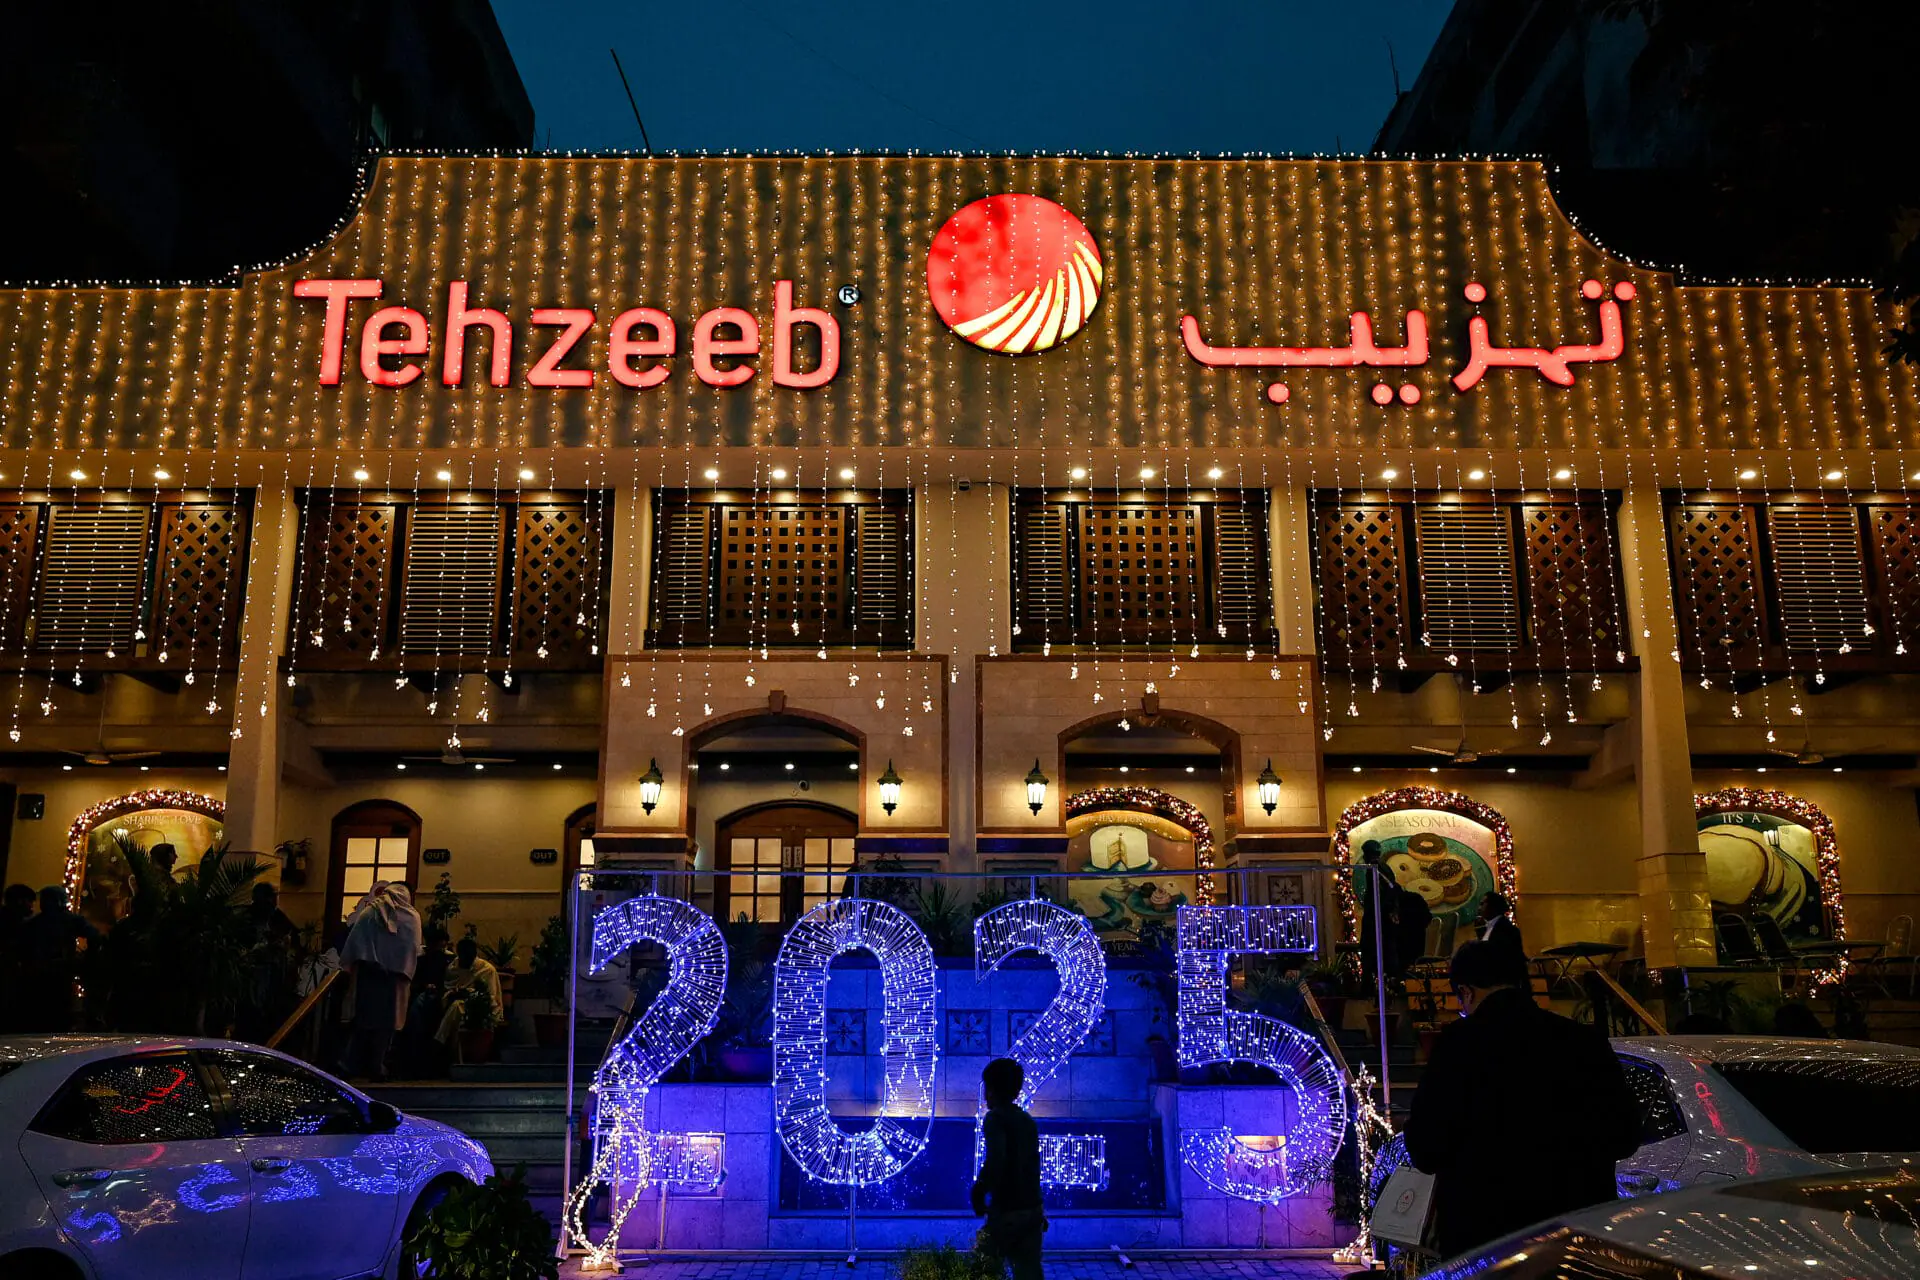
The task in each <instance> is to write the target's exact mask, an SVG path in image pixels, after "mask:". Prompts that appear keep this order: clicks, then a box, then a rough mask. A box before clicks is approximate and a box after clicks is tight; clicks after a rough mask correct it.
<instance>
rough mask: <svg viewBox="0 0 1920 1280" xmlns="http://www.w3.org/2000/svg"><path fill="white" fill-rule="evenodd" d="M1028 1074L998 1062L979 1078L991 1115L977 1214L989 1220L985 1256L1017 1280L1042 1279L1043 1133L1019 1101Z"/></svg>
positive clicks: (976, 1192) (984, 1132)
mask: <svg viewBox="0 0 1920 1280" xmlns="http://www.w3.org/2000/svg"><path fill="white" fill-rule="evenodd" d="M1025 1084H1026V1071H1025V1070H1024V1069H1023V1068H1022V1067H1021V1066H1020V1064H1019V1063H1018V1062H1015V1061H1014V1060H1013V1059H1012V1058H995V1059H994V1060H993V1061H992V1062H989V1063H988V1064H987V1066H986V1069H985V1070H984V1071H982V1072H981V1073H980V1086H981V1091H982V1092H983V1093H984V1094H986V1102H987V1114H986V1116H985V1117H984V1118H983V1119H982V1120H981V1122H980V1128H981V1137H982V1140H983V1145H984V1146H985V1147H986V1153H985V1156H986V1158H985V1159H984V1160H983V1161H982V1162H981V1164H980V1176H979V1177H977V1178H975V1179H974V1180H973V1211H974V1212H975V1213H977V1214H980V1215H982V1216H983V1217H985V1218H986V1220H987V1230H986V1239H985V1241H984V1245H985V1248H984V1250H983V1252H985V1253H986V1254H987V1255H988V1256H990V1257H993V1258H995V1259H997V1266H998V1268H1000V1269H1006V1270H1011V1271H1012V1273H1013V1280H1041V1271H1040V1237H1041V1235H1042V1233H1043V1232H1045V1231H1046V1229H1047V1220H1046V1215H1045V1214H1044V1213H1042V1212H1041V1209H1040V1129H1039V1127H1038V1126H1037V1125H1035V1124H1034V1123H1033V1117H1032V1116H1030V1115H1028V1114H1027V1113H1026V1111H1025V1110H1024V1109H1023V1108H1022V1107H1021V1106H1020V1103H1019V1101H1018V1099H1019V1097H1020V1089H1021V1087H1022V1086H1023V1085H1025Z"/></svg>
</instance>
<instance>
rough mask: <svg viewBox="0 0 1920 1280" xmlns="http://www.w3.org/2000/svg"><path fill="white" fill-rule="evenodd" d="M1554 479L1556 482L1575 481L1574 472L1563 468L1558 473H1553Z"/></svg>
mask: <svg viewBox="0 0 1920 1280" xmlns="http://www.w3.org/2000/svg"><path fill="white" fill-rule="evenodd" d="M1553 478H1554V479H1555V480H1571V479H1573V472H1572V471H1569V470H1568V469H1567V468H1565V467H1562V468H1560V469H1559V470H1558V471H1556V472H1554V473H1553Z"/></svg>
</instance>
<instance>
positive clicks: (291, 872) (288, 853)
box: [273, 836, 313, 885]
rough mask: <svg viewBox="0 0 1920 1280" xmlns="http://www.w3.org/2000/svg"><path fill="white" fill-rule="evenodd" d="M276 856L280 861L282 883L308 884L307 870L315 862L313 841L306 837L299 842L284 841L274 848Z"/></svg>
mask: <svg viewBox="0 0 1920 1280" xmlns="http://www.w3.org/2000/svg"><path fill="white" fill-rule="evenodd" d="M273 852H274V856H275V857H277V858H279V859H280V882H281V883H282V884H288V885H303V884H305V883H306V882H307V868H308V866H310V865H311V864H312V862H313V841H312V840H310V839H308V838H307V837H305V836H302V837H301V838H300V839H298V840H282V841H281V842H280V843H279V844H277V845H275V846H273Z"/></svg>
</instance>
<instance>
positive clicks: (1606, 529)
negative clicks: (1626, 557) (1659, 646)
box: [1521, 505, 1624, 656]
mask: <svg viewBox="0 0 1920 1280" xmlns="http://www.w3.org/2000/svg"><path fill="white" fill-rule="evenodd" d="M1521 522H1522V528H1523V530H1524V535H1523V536H1524V540H1525V544H1526V562H1527V606H1528V615H1529V628H1530V630H1531V632H1532V640H1533V643H1534V645H1535V646H1536V647H1545V648H1558V647H1559V646H1560V645H1561V644H1562V643H1563V642H1564V644H1565V645H1566V647H1567V648H1568V649H1569V650H1570V651H1571V653H1570V655H1569V656H1575V655H1578V654H1580V653H1582V652H1584V651H1587V650H1590V649H1591V650H1604V651H1608V652H1609V653H1610V652H1613V651H1617V650H1619V649H1621V648H1623V647H1624V646H1623V645H1622V642H1621V634H1622V629H1621V622H1620V618H1619V616H1618V614H1619V605H1620V590H1619V583H1618V582H1616V581H1615V575H1614V552H1613V519H1612V513H1611V512H1610V511H1608V510H1607V509H1606V508H1605V507H1603V506H1571V505H1569V506H1532V505H1529V506H1525V507H1522V508H1521Z"/></svg>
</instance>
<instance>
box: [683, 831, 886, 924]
mask: <svg viewBox="0 0 1920 1280" xmlns="http://www.w3.org/2000/svg"><path fill="white" fill-rule="evenodd" d="M715 837H716V844H717V845H718V847H719V850H720V865H719V868H718V869H719V870H722V871H731V872H734V873H736V874H734V875H731V876H722V877H720V878H718V879H716V880H715V881H714V915H715V916H716V917H718V918H720V919H722V920H728V921H734V920H738V919H740V917H742V916H745V917H746V918H747V919H748V920H749V921H750V922H752V923H754V924H785V923H789V922H791V921H793V920H797V919H799V918H800V916H801V914H802V913H804V912H806V911H810V910H812V909H813V908H814V907H817V906H819V905H820V904H821V903H823V902H828V901H831V900H832V899H835V898H838V897H839V896H840V895H841V894H842V892H843V891H844V890H845V887H846V877H847V872H848V871H850V870H852V868H853V864H854V856H853V839H854V818H853V815H852V814H850V813H847V812H845V811H843V810H839V809H832V808H829V807H827V806H825V805H818V804H811V803H795V804H771V805H767V806H765V807H762V808H757V809H751V810H748V811H747V812H744V813H740V814H736V815H734V816H733V817H730V818H725V819H722V820H721V822H720V824H719V827H718V829H717V830H716V831H715ZM782 872H786V873H788V874H786V875H782V874H781V873H782Z"/></svg>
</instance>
